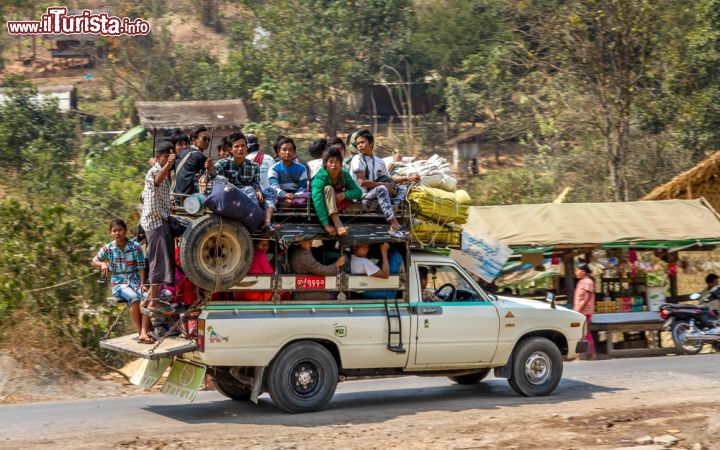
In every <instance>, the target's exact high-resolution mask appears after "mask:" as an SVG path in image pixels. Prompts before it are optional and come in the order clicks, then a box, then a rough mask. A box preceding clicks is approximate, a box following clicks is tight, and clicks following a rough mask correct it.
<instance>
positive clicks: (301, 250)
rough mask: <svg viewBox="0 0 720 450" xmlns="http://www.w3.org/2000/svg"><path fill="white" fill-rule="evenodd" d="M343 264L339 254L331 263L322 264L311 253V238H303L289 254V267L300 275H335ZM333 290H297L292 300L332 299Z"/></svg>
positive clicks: (343, 260)
mask: <svg viewBox="0 0 720 450" xmlns="http://www.w3.org/2000/svg"><path fill="white" fill-rule="evenodd" d="M344 265H345V257H344V256H341V257H340V258H338V260H337V261H335V262H334V263H333V264H328V265H324V264H321V263H320V262H318V260H316V259H315V257H314V256H313V254H312V240H311V239H305V240H302V241H300V242H299V243H298V248H297V249H295V251H294V252H293V253H292V254H291V255H290V267H291V268H292V270H293V272H295V273H297V274H302V275H326V276H327V275H337V274H338V272H340V268H342V266H344ZM334 297H335V293H333V292H298V291H295V292H294V293H293V299H294V300H333V298H334Z"/></svg>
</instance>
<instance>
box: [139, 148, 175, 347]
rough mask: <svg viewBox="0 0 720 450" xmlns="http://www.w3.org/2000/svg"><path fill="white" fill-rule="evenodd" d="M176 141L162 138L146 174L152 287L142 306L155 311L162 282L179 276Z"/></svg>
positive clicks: (145, 217) (146, 339)
mask: <svg viewBox="0 0 720 450" xmlns="http://www.w3.org/2000/svg"><path fill="white" fill-rule="evenodd" d="M172 150H173V144H172V143H170V142H167V141H166V142H162V143H161V144H160V145H159V146H158V150H157V160H156V162H155V165H154V166H153V167H152V168H150V170H148V173H147V175H146V176H145V189H144V190H143V195H142V197H143V211H142V215H141V216H140V225H141V226H142V227H143V230H145V236H146V237H147V256H148V283H149V284H150V290H149V292H148V297H147V299H146V300H145V301H143V304H142V306H143V307H144V308H146V309H147V310H148V312H150V313H152V312H155V311H156V310H157V309H158V294H159V292H160V285H161V284H168V285H172V284H175V283H174V279H175V241H174V239H173V236H172V232H171V230H170V224H169V223H168V219H169V217H170V170H171V169H172V167H173V163H174V162H175V154H174V153H172ZM140 342H142V343H146V344H152V343H153V342H154V339H153V338H152V337H151V336H148V335H147V334H146V333H142V334H141V335H140Z"/></svg>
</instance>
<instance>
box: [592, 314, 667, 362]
mask: <svg viewBox="0 0 720 450" xmlns="http://www.w3.org/2000/svg"><path fill="white" fill-rule="evenodd" d="M664 322H665V321H664V320H663V319H662V318H661V317H660V313H659V312H656V311H643V312H624V313H604V314H593V316H592V321H591V323H590V331H594V332H597V331H605V332H606V333H607V338H606V341H605V345H606V347H605V348H606V349H607V357H608V358H612V357H616V356H652V355H667V354H670V353H677V349H676V348H675V347H674V346H673V347H662V339H661V336H660V332H661V331H663V324H664ZM637 331H643V332H644V331H650V332H657V337H658V345H659V346H660V347H659V348H647V347H645V348H627V349H625V348H624V349H618V348H615V344H614V343H613V339H612V335H613V333H626V332H637ZM646 342H647V339H646ZM595 343H596V345H597V340H596V342H595Z"/></svg>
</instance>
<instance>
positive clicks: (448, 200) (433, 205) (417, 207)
mask: <svg viewBox="0 0 720 450" xmlns="http://www.w3.org/2000/svg"><path fill="white" fill-rule="evenodd" d="M408 199H409V200H410V202H411V203H412V204H413V210H414V211H415V213H416V214H420V215H423V216H427V217H429V218H431V219H436V220H439V221H440V223H451V222H455V223H457V224H463V223H467V220H468V208H469V206H470V196H469V195H468V193H467V192H465V191H463V190H458V191H455V192H446V191H443V190H442V189H435V188H431V187H427V186H417V187H414V188H412V189H411V190H410V193H409V194H408Z"/></svg>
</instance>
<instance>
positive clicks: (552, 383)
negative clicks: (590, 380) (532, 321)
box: [508, 337, 563, 397]
mask: <svg viewBox="0 0 720 450" xmlns="http://www.w3.org/2000/svg"><path fill="white" fill-rule="evenodd" d="M512 364H513V366H512V371H511V374H510V378H508V382H509V383H510V387H512V388H513V390H514V391H515V392H517V393H518V394H520V395H524V396H527V397H540V396H544V395H548V394H550V393H551V392H552V391H554V390H555V388H556V387H557V385H558V383H560V378H561V377H562V371H563V361H562V354H561V353H560V350H559V349H558V348H557V346H556V345H555V344H554V343H553V342H552V341H550V340H549V339H546V338H543V337H531V338H528V339H525V340H523V341H522V342H520V344H518V347H517V348H516V349H515V351H514V352H513V360H512Z"/></svg>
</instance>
